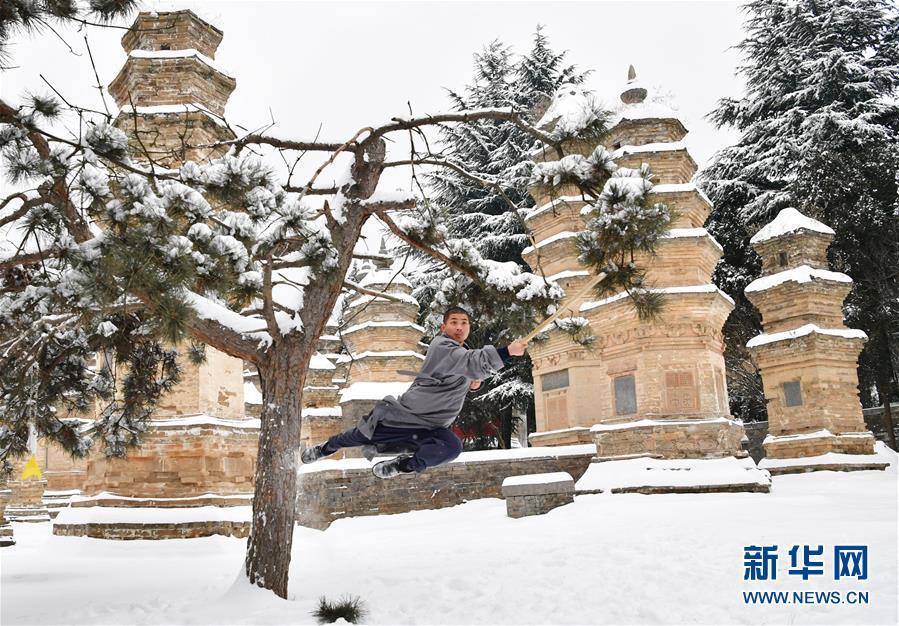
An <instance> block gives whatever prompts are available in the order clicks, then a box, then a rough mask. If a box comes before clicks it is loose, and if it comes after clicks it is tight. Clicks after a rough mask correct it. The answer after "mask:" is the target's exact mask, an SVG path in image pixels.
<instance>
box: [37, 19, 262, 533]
mask: <svg viewBox="0 0 899 626" xmlns="http://www.w3.org/2000/svg"><path fill="white" fill-rule="evenodd" d="M221 40H222V32H221V31H220V30H219V29H217V28H216V27H214V26H212V25H211V24H209V23H207V22H205V21H204V20H202V19H200V18H199V17H197V16H196V15H195V14H194V13H193V12H191V11H187V10H184V11H174V12H168V13H147V12H145V13H140V14H139V15H138V16H137V18H136V19H135V22H134V24H133V28H132V29H131V30H129V31H128V32H127V33H126V34H125V36H124V37H123V38H122V46H123V47H124V48H125V50H126V51H127V52H128V59H127V60H126V62H125V65H124V67H123V68H122V70H121V71H120V72H119V74H118V76H116V78H115V80H113V82H112V84H111V85H110V88H109V90H110V93H111V94H112V95H113V97H114V98H115V100H116V103H117V104H118V105H119V107H120V109H121V111H120V113H119V115H118V117H117V118H116V121H115V124H116V125H117V126H118V127H119V128H121V129H122V130H123V131H124V132H125V133H126V134H127V135H128V137H129V146H130V149H131V156H132V158H133V159H135V160H137V161H141V162H144V163H147V162H150V161H152V162H155V163H158V164H161V165H163V166H166V167H178V166H179V165H181V163H182V162H183V161H184V160H186V159H195V160H203V159H205V158H208V157H212V156H218V155H219V154H220V153H221V152H223V151H222V150H221V149H219V150H217V151H215V152H212V151H210V150H209V149H205V148H191V147H190V145H200V144H208V143H211V142H214V141H217V140H220V139H224V138H231V137H232V134H231V133H230V131H228V130H227V129H226V128H225V127H224V126H223V125H222V124H221V120H220V119H219V116H221V115H223V114H224V110H225V104H226V102H227V99H228V96H229V95H230V94H231V92H232V91H233V90H234V87H235V81H234V79H233V78H231V77H229V76H227V75H226V74H224V73H222V72H221V71H220V70H219V69H217V68H216V67H215V65H214V62H213V61H212V58H213V57H214V55H215V50H216V48H217V47H218V44H219V43H220V42H221ZM179 358H180V359H181V361H180V365H181V368H182V380H181V382H180V383H179V384H178V385H177V387H176V388H175V389H173V390H172V391H171V392H169V393H167V394H166V395H165V396H163V398H162V399H161V400H160V403H159V405H158V407H157V411H156V413H155V414H154V415H153V416H152V419H151V421H150V424H149V429H148V431H147V432H146V433H145V434H144V435H143V437H142V439H143V442H142V445H141V447H140V448H139V449H137V450H132V451H130V452H129V454H128V458H127V459H107V458H106V457H104V456H102V454H96V455H94V456H92V457H91V458H90V459H89V460H88V462H87V466H86V470H85V476H84V482H83V485H82V490H83V492H84V493H83V495H82V496H76V497H75V498H73V500H72V506H71V507H70V508H69V509H67V510H65V511H63V512H62V513H60V516H58V517H57V518H56V520H55V522H54V533H55V534H68V535H71V534H76V535H83V534H89V535H91V536H100V537H107V538H161V537H186V536H202V535H207V534H216V533H218V534H233V535H238V536H245V535H246V534H247V533H248V532H249V513H248V510H249V504H250V501H251V499H252V494H253V481H254V473H255V460H256V450H257V447H258V437H259V421H258V420H257V419H247V418H246V413H245V406H244V386H243V362H242V361H241V360H240V359H235V358H233V357H230V356H228V355H227V354H225V353H223V352H220V351H218V350H216V349H214V348H212V347H209V346H207V347H206V361H205V362H204V363H203V364H200V365H197V364H194V363H192V362H191V361H190V360H189V359H187V358H186V357H183V356H182V357H179ZM148 506H149V507H153V508H155V509H160V508H177V509H191V511H188V513H186V514H180V515H176V516H174V517H172V516H171V515H162V514H154V515H155V518H154V515H149V514H146V515H138V514H135V515H134V517H135V519H140V520H141V522H140V523H139V524H126V523H121V520H122V519H125V518H126V516H125V515H124V514H123V513H121V512H118V513H117V512H115V511H116V510H119V511H120V510H121V508H123V507H124V508H139V507H148ZM222 506H225V507H229V506H233V507H235V508H233V509H232V510H231V512H228V513H220V512H216V511H220V509H218V507H222ZM213 507H216V508H215V509H213ZM87 509H90V510H87ZM210 511H212V512H210ZM156 518H158V521H154V519H156ZM171 519H178V520H181V521H178V522H171V521H169V520H171Z"/></svg>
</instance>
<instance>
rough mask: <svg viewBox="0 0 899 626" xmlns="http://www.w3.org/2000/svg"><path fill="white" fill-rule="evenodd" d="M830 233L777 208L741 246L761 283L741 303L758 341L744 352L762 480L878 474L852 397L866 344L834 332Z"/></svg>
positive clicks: (850, 332)
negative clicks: (754, 257)
mask: <svg viewBox="0 0 899 626" xmlns="http://www.w3.org/2000/svg"><path fill="white" fill-rule="evenodd" d="M833 236H834V231H833V230H831V229H830V228H829V227H828V226H826V225H825V224H822V223H821V222H819V221H817V220H814V219H811V218H809V217H806V216H805V215H803V214H802V213H800V212H799V211H797V210H796V209H794V208H786V209H783V210H782V211H781V212H780V213H779V214H778V215H777V217H776V218H775V219H774V221H772V222H771V223H770V224H768V225H767V226H765V227H764V228H762V229H761V230H760V231H759V232H758V233H756V234H755V236H753V237H752V239H751V240H750V243H751V244H752V247H753V248H754V249H755V251H756V252H757V253H758V254H759V256H760V257H761V259H762V275H761V277H759V278H757V279H756V280H754V281H753V282H752V283H750V284H749V285H748V286H747V287H746V291H745V293H746V297H747V298H748V299H749V301H750V302H752V304H753V305H755V306H756V307H757V308H758V310H759V311H760V312H761V314H762V326H763V329H764V332H763V333H762V334H761V335H758V336H756V337H753V338H752V339H751V340H750V341H749V342H748V343H747V344H746V347H747V348H749V351H750V354H751V356H752V359H753V360H754V361H755V363H756V365H757V366H758V368H759V370H760V372H761V375H762V383H763V386H764V390H765V401H766V403H767V406H768V436H767V437H766V438H765V441H764V446H765V452H766V455H767V458H765V459H763V460H762V462H761V463H760V464H759V465H760V467H764V468H766V469H768V470H769V471H770V472H771V473H772V474H775V473H791V472H802V471H810V470H814V469H844V470H848V469H883V468H885V467H886V465H887V464H886V462H885V461H884V460H883V459H880V458H878V457H876V456H875V454H874V435H873V434H872V433H871V432H870V431H868V430H867V429H866V428H865V422H864V419H863V417H862V407H861V402H860V401H859V397H858V374H857V367H858V363H857V361H858V355H859V352H861V349H862V346H863V344H864V341H865V339H867V336H866V335H865V333H864V332H862V331H861V330H857V329H852V328H846V326H845V325H844V324H843V310H842V305H843V300H844V299H845V298H846V296H847V295H848V294H849V292H850V290H851V289H852V279H851V278H850V277H849V276H847V275H846V274H842V273H840V272H832V271H830V270H829V269H828V265H827V248H828V246H829V245H830V242H831V240H832V239H833Z"/></svg>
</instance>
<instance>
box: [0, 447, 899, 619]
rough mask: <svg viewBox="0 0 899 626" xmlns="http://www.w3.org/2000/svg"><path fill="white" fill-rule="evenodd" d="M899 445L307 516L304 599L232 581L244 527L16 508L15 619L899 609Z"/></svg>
mask: <svg viewBox="0 0 899 626" xmlns="http://www.w3.org/2000/svg"><path fill="white" fill-rule="evenodd" d="M878 445H879V446H882V445H883V444H878ZM895 458H896V457H895V455H892V459H893V463H892V465H891V467H890V468H889V469H888V470H887V471H885V472H878V471H867V472H850V473H841V472H830V471H825V472H816V473H812V474H797V475H785V476H776V477H774V479H773V480H774V482H773V486H772V490H771V493H770V494H696V495H639V494H628V495H607V494H600V495H589V496H580V497H578V498H577V499H576V500H575V502H574V504H571V505H568V506H564V507H561V508H559V509H556V510H554V511H552V512H550V513H549V514H547V515H543V516H537V517H528V518H522V519H510V518H507V517H506V515H505V504H504V502H503V501H501V500H495V499H488V500H478V501H474V502H469V503H467V504H464V505H462V506H457V507H453V508H449V509H442V510H437V511H420V512H414V513H406V514H401V515H384V516H379V517H368V518H356V519H344V520H338V521H337V522H335V523H334V524H333V525H332V526H331V527H330V528H329V529H328V530H326V531H323V532H322V531H316V530H310V529H306V528H301V527H297V529H296V532H295V535H294V546H293V562H292V565H291V577H290V596H291V599H290V600H289V601H284V600H281V599H278V598H276V597H274V596H273V595H272V594H270V593H268V592H263V591H259V590H256V589H252V588H250V587H248V586H245V585H238V586H234V585H233V583H234V581H235V578H236V575H237V573H238V570H239V568H240V564H241V560H242V558H243V554H244V549H245V547H246V541H245V540H239V539H232V538H224V537H207V538H203V539H184V540H169V541H131V542H119V541H106V540H99V539H84V538H75V537H56V536H53V535H52V534H51V533H50V525H49V524H31V525H29V524H15V525H14V526H15V536H16V539H17V541H18V545H16V546H14V547H11V548H4V549H2V551H0V563H2V577H0V583H2V587H0V601H2V609H0V622H2V623H3V624H4V625H10V624H75V623H77V624H307V623H314V620H313V618H312V617H311V615H310V612H311V611H312V610H313V609H314V608H315V605H316V603H317V600H318V598H319V597H320V596H322V595H324V596H327V597H328V598H329V599H337V598H339V597H340V596H342V595H345V594H350V595H359V596H361V597H362V599H363V601H364V602H365V603H366V605H367V607H368V609H369V617H368V619H367V620H366V621H367V623H370V624H572V623H579V624H609V623H641V624H680V623H706V624H731V623H738V624H763V623H764V624H772V623H777V624H811V623H815V624H817V623H826V624H837V623H840V624H896V623H897V575H896V572H897V470H896V462H895ZM772 544H776V545H777V546H778V548H777V555H778V560H777V566H776V571H777V579H776V580H775V581H744V579H743V577H744V547H745V546H749V545H772ZM846 544H848V545H866V546H868V576H867V580H856V579H855V578H850V579H845V578H843V579H840V580H834V575H833V573H834V572H833V549H834V546H835V545H846ZM793 545H799V546H803V545H810V546H812V547H816V546H817V545H823V546H824V555H823V561H824V575H820V576H812V577H811V578H810V579H809V580H805V581H804V580H802V578H801V576H798V575H795V574H792V575H791V574H790V573H789V571H788V570H789V569H791V564H790V556H789V550H790V548H791V547H792V546H793ZM800 550H801V548H800ZM800 556H801V554H800ZM799 565H801V563H800V564H799ZM756 590H757V591H774V590H788V591H790V592H793V591H799V592H805V591H839V592H840V594H841V598H843V599H845V598H846V592H848V591H866V592H868V604H867V605H860V604H846V603H843V604H837V605H831V604H801V605H800V604H785V605H770V604H766V605H761V606H759V605H747V604H745V603H744V599H743V592H744V591H756Z"/></svg>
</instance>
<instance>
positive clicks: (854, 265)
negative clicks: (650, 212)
mask: <svg viewBox="0 0 899 626" xmlns="http://www.w3.org/2000/svg"><path fill="white" fill-rule="evenodd" d="M745 10H746V12H747V14H748V19H747V23H746V30H747V33H748V34H747V37H746V39H745V40H744V41H743V42H742V43H741V44H740V46H739V48H740V49H741V50H742V52H743V54H744V56H745V64H744V65H743V67H742V68H741V71H742V73H743V75H744V76H745V78H746V95H745V96H744V97H743V98H741V99H736V100H735V99H724V100H721V101H720V103H719V106H718V108H717V109H716V110H715V111H714V112H713V114H712V119H713V120H714V121H715V122H716V123H717V124H718V125H719V126H731V127H733V128H736V129H738V130H739V131H741V133H742V137H741V140H740V142H739V143H738V144H737V145H735V146H732V147H729V148H727V149H724V150H722V151H721V152H719V153H718V154H717V155H716V157H715V160H714V162H713V164H712V166H711V167H709V168H708V169H707V170H706V171H705V172H704V173H703V176H702V177H703V179H704V181H705V182H704V188H705V190H706V192H707V193H708V194H709V196H710V198H711V199H712V201H713V202H714V204H715V210H714V212H713V214H712V216H711V218H710V222H709V230H710V231H711V232H712V233H713V235H714V236H715V237H716V238H717V239H718V240H719V241H720V242H721V243H722V244H723V245H724V247H725V258H724V261H723V263H722V264H721V266H720V267H719V268H718V270H717V272H716V282H717V284H718V285H719V286H720V287H721V288H722V289H724V290H725V291H727V292H728V293H730V294H731V295H733V296H734V297H735V298H737V300H738V306H737V311H735V313H734V315H732V318H731V320H729V321H728V326H727V327H726V336H727V340H728V350H729V351H730V352H731V353H733V354H745V353H744V352H743V345H744V344H745V339H746V338H747V336H751V335H753V334H755V333H756V332H757V330H758V318H757V316H755V315H754V314H753V313H752V312H751V311H749V310H748V307H749V305H748V302H746V300H745V299H743V298H742V297H741V292H742V288H743V287H744V286H745V285H746V284H747V283H748V282H749V281H750V280H752V279H753V278H755V277H756V276H757V275H758V272H759V264H758V260H757V258H756V257H755V254H754V253H753V252H752V250H751V249H750V248H749V242H748V237H749V236H750V235H751V234H752V233H753V232H755V231H757V230H758V229H759V228H760V227H761V226H762V225H764V224H765V223H766V222H768V221H770V220H771V219H772V218H773V217H774V216H775V215H776V214H777V212H778V211H779V210H780V209H782V208H784V207H786V206H795V207H797V208H798V209H799V210H801V211H802V212H803V213H806V214H808V215H810V216H812V217H815V218H816V219H819V220H821V221H823V222H825V223H827V224H829V225H830V226H831V227H832V228H834V230H835V231H836V236H835V238H834V241H833V243H832V245H831V248H830V250H829V253H828V257H829V261H830V263H831V266H832V267H833V268H834V269H836V270H839V271H843V272H846V273H847V274H849V275H850V276H852V277H853V279H854V281H855V286H854V288H853V291H852V293H851V294H850V295H849V297H848V298H847V302H846V307H845V311H844V313H845V315H846V321H847V324H848V325H849V326H853V327H857V328H861V329H863V330H864V331H865V332H866V333H867V334H868V337H869V339H868V342H867V345H866V347H865V349H864V351H863V352H862V355H861V357H860V367H859V377H860V388H861V391H862V397H863V399H866V398H868V392H867V390H868V389H870V388H872V387H875V388H877V390H878V392H879V394H880V397H881V398H882V399H887V398H891V397H896V394H897V388H896V380H897V368H896V365H895V364H896V362H897V358H896V356H897V354H899V336H897V334H896V325H897V316H899V306H897V296H899V277H897V273H896V268H897V267H899V248H897V245H896V242H897V240H899V214H897V212H896V202H897V200H896V198H897V184H896V181H897V164H899V149H897V146H899V141H897V140H899V100H897V97H896V94H897V89H899V10H897V8H896V6H895V5H894V4H893V3H891V2H888V1H886V0H791V1H789V2H787V1H785V0H775V1H771V2H769V1H761V0H756V1H753V2H750V3H748V4H747V5H746V6H745ZM737 360H738V359H737ZM760 400H761V399H760V398H755V399H754V400H753V402H754V403H758V402H759V401H760Z"/></svg>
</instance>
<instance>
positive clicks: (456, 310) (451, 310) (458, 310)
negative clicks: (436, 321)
mask: <svg viewBox="0 0 899 626" xmlns="http://www.w3.org/2000/svg"><path fill="white" fill-rule="evenodd" d="M453 313H462V314H463V315H464V316H465V317H467V318H468V321H469V322H471V313H469V312H468V311H466V310H465V309H463V308H462V307H460V306H452V307H450V308H448V309H447V310H446V313H444V314H443V323H444V324H446V320H448V319H449V316H450V315H452V314H453Z"/></svg>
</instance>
